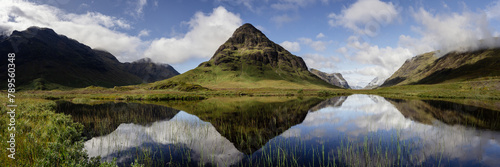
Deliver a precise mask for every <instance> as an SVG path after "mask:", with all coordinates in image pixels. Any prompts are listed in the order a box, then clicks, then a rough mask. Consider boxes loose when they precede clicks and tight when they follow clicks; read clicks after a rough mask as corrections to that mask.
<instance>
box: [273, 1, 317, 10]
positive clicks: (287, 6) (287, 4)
mask: <svg viewBox="0 0 500 167" xmlns="http://www.w3.org/2000/svg"><path fill="white" fill-rule="evenodd" d="M312 3H314V0H279V2H278V3H274V4H271V8H274V9H277V10H297V9H298V8H301V7H306V6H307V5H309V4H312Z"/></svg>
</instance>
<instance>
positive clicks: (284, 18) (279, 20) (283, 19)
mask: <svg viewBox="0 0 500 167" xmlns="http://www.w3.org/2000/svg"><path fill="white" fill-rule="evenodd" d="M296 19H297V18H292V17H290V16H288V15H287V14H283V15H278V16H273V17H271V21H272V22H274V23H275V24H276V25H278V26H282V25H283V24H285V23H289V22H292V21H294V20H296Z"/></svg>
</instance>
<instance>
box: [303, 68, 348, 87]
mask: <svg viewBox="0 0 500 167" xmlns="http://www.w3.org/2000/svg"><path fill="white" fill-rule="evenodd" d="M310 71H311V73H313V74H314V75H316V76H318V77H319V78H321V79H322V80H324V81H326V82H328V83H330V84H332V85H335V86H338V87H341V88H344V89H350V88H351V87H350V86H349V84H348V83H347V81H346V80H345V79H344V77H343V76H342V74H340V73H331V74H328V73H325V72H322V71H319V70H316V69H314V68H311V70H310Z"/></svg>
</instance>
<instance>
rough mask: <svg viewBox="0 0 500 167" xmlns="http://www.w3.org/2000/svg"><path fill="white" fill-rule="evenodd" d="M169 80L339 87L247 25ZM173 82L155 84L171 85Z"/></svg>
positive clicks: (240, 85)
mask: <svg viewBox="0 0 500 167" xmlns="http://www.w3.org/2000/svg"><path fill="white" fill-rule="evenodd" d="M169 81H175V82H185V83H193V84H199V85H201V86H204V87H208V88H211V89H219V88H295V89H300V88H313V89H320V88H321V89H323V88H335V86H332V85H330V84H328V83H327V82H325V81H323V80H321V79H320V78H318V77H317V76H315V75H314V74H312V73H310V72H309V70H308V67H307V66H306V64H305V62H304V60H303V59H302V58H300V57H297V56H295V55H292V54H291V53H290V52H288V51H287V50H285V49H284V48H283V47H281V46H279V45H278V44H276V43H274V42H272V41H271V40H269V39H268V38H267V37H266V36H265V35H264V34H263V33H262V32H261V31H259V30H258V29H256V28H255V27H253V26H252V25H251V24H244V25H243V26H241V27H240V28H238V29H237V30H236V31H235V32H234V33H233V35H232V36H231V37H230V38H229V39H228V40H227V41H226V42H225V43H224V44H222V45H221V46H220V47H219V49H217V51H216V52H215V54H214V56H213V57H212V58H211V59H210V60H209V61H207V62H203V63H201V64H200V65H199V66H198V67H197V68H195V69H193V70H190V71H188V72H186V73H184V74H181V75H178V76H175V77H173V78H171V79H169ZM169 81H161V82H157V83H154V84H153V85H155V87H158V85H162V84H167V83H168V82H169Z"/></svg>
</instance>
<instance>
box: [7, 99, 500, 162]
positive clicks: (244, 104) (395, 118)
mask: <svg viewBox="0 0 500 167" xmlns="http://www.w3.org/2000/svg"><path fill="white" fill-rule="evenodd" d="M23 101H24V102H22V103H23V105H26V106H30V105H33V106H31V107H27V108H23V109H24V110H25V111H30V112H27V113H20V116H19V117H20V120H21V121H20V125H19V129H21V130H22V132H23V133H21V134H19V139H18V140H19V146H18V149H19V150H20V153H19V154H21V152H22V153H25V151H28V154H25V156H22V157H19V158H20V159H23V160H29V161H23V162H24V163H23V164H24V165H29V164H44V163H45V164H54V163H58V164H61V166H72V164H73V165H74V164H78V163H83V164H81V165H82V166H96V165H110V164H117V165H119V166H130V165H131V164H134V165H136V164H142V165H145V166H164V165H168V166H457V165H460V166H478V165H479V166H498V165H500V161H498V159H500V151H499V150H500V145H499V144H498V143H500V141H499V138H500V132H499V131H498V130H499V129H500V124H499V123H498V121H497V120H498V119H500V109H499V108H500V107H499V102H498V101H495V100H489V101H488V100H470V99H469V100H462V99H449V100H444V99H442V100H421V99H414V98H413V99H396V98H383V97H380V96H376V95H351V96H337V97H328V98H327V97H295V96H291V97H287V96H284V97H275V96H271V97H215V98H208V99H206V100H198V101H129V102H127V103H125V102H111V101H108V102H103V101H87V100H73V101H48V100H37V101H33V99H31V100H28V99H24V100H23ZM4 113H5V112H4ZM62 113H64V115H71V117H70V116H64V115H63V114H62ZM39 114H42V115H39ZM42 116H43V117H44V118H50V119H35V118H39V117H42ZM56 118H57V120H52V119H56ZM73 121H74V122H75V123H73ZM50 122H55V123H56V124H57V125H52V124H54V123H51V124H47V123H50ZM44 124H46V126H42V125H44ZM2 125H4V124H2ZM82 125H84V126H82ZM51 127H57V128H55V129H54V128H51ZM63 127H65V128H63ZM34 130H36V131H34ZM80 134H83V135H80ZM33 135H37V136H33ZM64 135H65V136H64ZM68 135H69V137H68ZM30 136H33V137H30ZM53 136H58V137H55V138H54V137H53ZM2 137H3V136H2ZM63 139H64V140H63ZM39 150H42V151H39ZM46 154H50V155H51V156H45V155H46ZM2 158H4V157H2ZM88 158H90V159H88ZM84 159H87V161H85V160H84ZM3 160H5V161H6V162H7V161H8V160H7V159H3ZM82 160H83V161H82ZM16 162H19V161H16ZM100 163H101V164H100ZM23 164H18V165H21V166H23Z"/></svg>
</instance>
